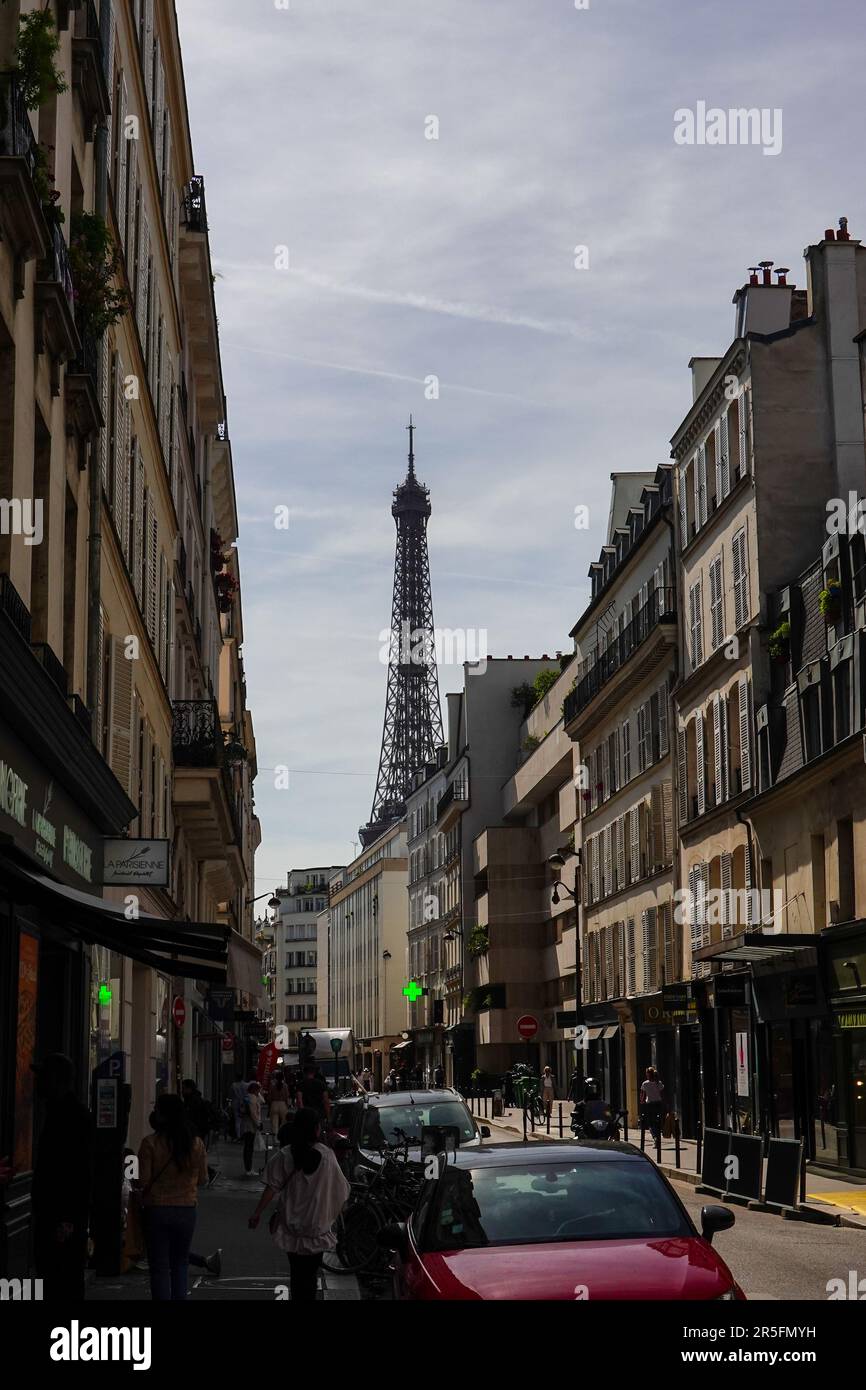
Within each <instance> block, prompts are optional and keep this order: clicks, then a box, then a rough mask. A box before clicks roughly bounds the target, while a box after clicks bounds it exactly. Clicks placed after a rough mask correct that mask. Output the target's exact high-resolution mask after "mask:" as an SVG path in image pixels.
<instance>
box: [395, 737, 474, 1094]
mask: <svg viewBox="0 0 866 1390" xmlns="http://www.w3.org/2000/svg"><path fill="white" fill-rule="evenodd" d="M447 763H448V748H447V746H444V745H443V746H442V747H441V748H438V749H437V750H436V760H435V761H434V762H430V763H428V764H427V765H426V766H425V767H424V768H421V769H419V771H418V772H416V773H415V777H414V779H413V782H412V789H411V790H410V792H409V793H408V795H407V797H406V835H407V848H408V856H409V883H408V892H409V930H408V935H407V947H406V969H407V980H410V981H411V980H414V981H415V982H416V984H417V985H419V987H420V988H421V989H423V990H424V991H425V993H424V994H422V995H419V996H418V997H414V998H413V997H407V999H406V1026H407V1029H408V1033H409V1038H408V1039H406V1041H408V1042H409V1043H410V1046H409V1047H408V1048H406V1049H405V1052H406V1053H407V1065H409V1064H411V1065H412V1066H413V1067H420V1068H421V1071H422V1073H423V1075H424V1077H425V1080H428V1081H429V1080H431V1079H432V1075H433V1071H434V1070H435V1068H436V1067H437V1066H442V1067H443V1068H444V1067H445V1062H446V1058H445V1028H446V1026H447V1024H446V1016H445V1006H446V978H445V957H446V937H448V940H449V942H450V941H451V940H454V939H456V938H455V937H454V935H453V930H452V929H453V927H454V926H456V925H459V920H458V919H459V901H460V891H459V863H458V861H459V857H460V832H459V828H458V826H457V825H456V824H455V825H452V826H451V828H450V829H449V830H448V831H443V830H440V829H439V827H438V824H437V822H438V811H439V804H440V802H441V800H442V797H443V796H444V794H445V791H446V789H447V786H448V775H449V774H448V765H447ZM453 1003H454V1000H453V996H452V1007H453ZM454 1021H456V1020H454ZM449 1022H450V1020H449ZM408 1054H410V1055H408Z"/></svg>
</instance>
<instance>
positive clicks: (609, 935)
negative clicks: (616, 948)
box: [604, 926, 613, 999]
mask: <svg viewBox="0 0 866 1390" xmlns="http://www.w3.org/2000/svg"><path fill="white" fill-rule="evenodd" d="M604 991H605V992H604V998H605V999H612V998H613V927H612V926H608V927H605V928H604Z"/></svg>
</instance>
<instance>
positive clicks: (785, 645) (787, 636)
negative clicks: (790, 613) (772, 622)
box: [767, 618, 791, 662]
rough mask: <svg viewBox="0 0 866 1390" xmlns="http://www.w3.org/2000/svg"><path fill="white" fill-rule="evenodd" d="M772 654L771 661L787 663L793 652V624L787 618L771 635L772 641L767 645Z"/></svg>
mask: <svg viewBox="0 0 866 1390" xmlns="http://www.w3.org/2000/svg"><path fill="white" fill-rule="evenodd" d="M767 647H768V649H769V652H770V660H771V661H777V662H785V661H787V660H788V656H789V654H790V651H791V624H790V623H789V622H788V619H787V618H785V619H784V621H783V622H781V623H779V626H778V627H777V628H775V629H774V631H773V632H771V633H770V640H769V642H768V643H767Z"/></svg>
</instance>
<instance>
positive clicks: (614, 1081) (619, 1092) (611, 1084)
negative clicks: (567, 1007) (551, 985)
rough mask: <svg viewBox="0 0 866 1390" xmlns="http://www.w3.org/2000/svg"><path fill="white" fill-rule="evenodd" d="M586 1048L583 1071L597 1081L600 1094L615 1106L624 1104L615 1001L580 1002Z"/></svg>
mask: <svg viewBox="0 0 866 1390" xmlns="http://www.w3.org/2000/svg"><path fill="white" fill-rule="evenodd" d="M583 1021H584V1023H585V1025H586V1029H587V1033H586V1042H587V1050H586V1054H585V1072H584V1075H585V1076H587V1077H592V1079H593V1080H594V1081H595V1082H597V1084H598V1087H599V1090H600V1092H601V1095H602V1096H603V1097H604V1099H605V1100H606V1101H608V1102H609V1104H610V1105H612V1106H613V1108H614V1109H615V1110H621V1109H623V1108H624V1107H625V1104H626V1086H625V1045H624V1039H623V1030H622V1022H621V1019H620V1015H619V1013H618V1012H617V1009H616V1005H615V1004H613V1003H611V1002H609V1001H608V1002H607V1003H604V1004H584V1005H583Z"/></svg>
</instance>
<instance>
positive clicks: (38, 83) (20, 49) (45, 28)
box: [13, 8, 68, 111]
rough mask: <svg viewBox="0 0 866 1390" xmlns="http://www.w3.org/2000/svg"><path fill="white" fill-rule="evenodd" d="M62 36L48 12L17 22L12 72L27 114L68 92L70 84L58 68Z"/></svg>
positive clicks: (33, 12) (23, 16)
mask: <svg viewBox="0 0 866 1390" xmlns="http://www.w3.org/2000/svg"><path fill="white" fill-rule="evenodd" d="M59 49H60V37H59V35H58V33H57V25H56V24H55V22H54V15H53V14H52V13H51V11H50V10H49V9H47V8H46V9H43V10H31V11H30V13H29V14H23V15H22V16H21V18H20V19H19V21H18V41H17V43H16V45H15V67H14V69H13V71H14V73H15V76H16V77H17V79H18V85H19V87H20V89H21V97H22V100H23V102H24V105H25V106H26V107H27V110H28V111H35V110H36V109H37V107H39V106H44V105H45V103H46V101H50V99H51V98H52V97H54V96H59V95H60V94H61V92H65V91H67V90H68V83H67V82H66V80H65V79H64V77H63V74H62V73H61V72H60V70H59V69H58V67H57V63H56V61H55V60H56V58H57V53H58V51H59Z"/></svg>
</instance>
